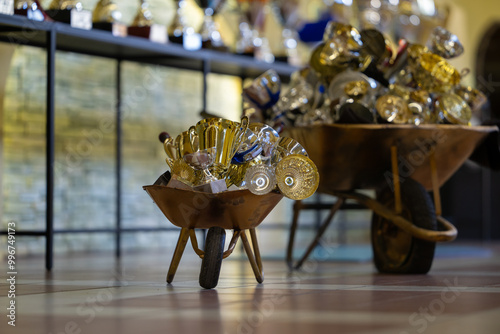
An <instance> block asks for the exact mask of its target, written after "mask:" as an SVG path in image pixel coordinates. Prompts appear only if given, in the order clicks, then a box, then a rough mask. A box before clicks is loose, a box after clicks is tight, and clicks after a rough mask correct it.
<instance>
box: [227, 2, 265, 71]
mask: <svg viewBox="0 0 500 334" xmlns="http://www.w3.org/2000/svg"><path fill="white" fill-rule="evenodd" d="M266 2H267V1H266V0H238V5H239V9H240V12H241V15H240V23H239V26H238V27H239V32H240V34H239V37H238V40H237V41H236V53H238V54H241V55H247V56H251V57H254V58H256V59H258V60H260V61H264V62H266V63H272V62H274V55H273V54H272V52H271V49H270V47H269V41H268V40H267V38H265V37H264V36H263V32H264V23H265V12H264V7H265V5H266Z"/></svg>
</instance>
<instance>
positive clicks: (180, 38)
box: [168, 35, 184, 45]
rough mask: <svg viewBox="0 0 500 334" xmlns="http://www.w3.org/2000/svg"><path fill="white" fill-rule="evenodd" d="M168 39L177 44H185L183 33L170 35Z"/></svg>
mask: <svg viewBox="0 0 500 334" xmlns="http://www.w3.org/2000/svg"><path fill="white" fill-rule="evenodd" d="M168 40H169V41H170V42H172V43H175V44H180V45H183V44H184V38H183V36H182V35H180V36H174V35H168Z"/></svg>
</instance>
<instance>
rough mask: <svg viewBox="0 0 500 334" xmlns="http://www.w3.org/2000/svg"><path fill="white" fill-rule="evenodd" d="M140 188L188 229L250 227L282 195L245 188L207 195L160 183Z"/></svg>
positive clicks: (257, 223)
mask: <svg viewBox="0 0 500 334" xmlns="http://www.w3.org/2000/svg"><path fill="white" fill-rule="evenodd" d="M143 188H144V190H146V191H147V193H148V194H149V195H150V196H151V198H152V199H153V201H154V202H155V203H156V205H157V206H158V207H159V208H160V210H161V211H162V212H163V214H164V215H165V216H166V217H167V218H168V220H169V221H170V222H171V223H172V224H174V225H175V226H178V227H181V228H188V229H194V228H202V229H208V228H210V227H214V226H218V227H221V228H223V229H227V230H229V229H234V230H244V229H253V228H256V227H257V226H258V225H259V224H260V223H261V222H262V221H263V220H264V218H265V217H266V216H267V215H268V214H269V213H270V212H271V210H272V209H273V208H274V207H275V206H276V204H278V202H279V201H280V200H281V199H282V198H283V195H282V194H281V193H277V192H270V193H268V194H266V195H255V194H253V193H251V192H250V191H249V190H246V189H245V190H234V191H225V192H222V193H218V194H210V193H204V192H198V191H193V190H184V189H176V188H170V187H166V186H159V185H150V186H144V187H143Z"/></svg>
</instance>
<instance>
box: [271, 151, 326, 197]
mask: <svg viewBox="0 0 500 334" xmlns="http://www.w3.org/2000/svg"><path fill="white" fill-rule="evenodd" d="M276 181H277V183H278V188H279V189H280V191H281V192H282V193H283V195H285V196H286V197H288V198H291V199H293V200H302V199H305V198H307V197H309V196H311V195H312V194H314V192H315V191H316V189H318V185H319V173H318V169H317V168H316V165H315V164H314V162H313V161H312V160H311V159H309V158H308V157H306V156H304V155H301V154H292V155H289V156H286V157H284V158H283V159H281V161H280V162H278V164H277V166H276Z"/></svg>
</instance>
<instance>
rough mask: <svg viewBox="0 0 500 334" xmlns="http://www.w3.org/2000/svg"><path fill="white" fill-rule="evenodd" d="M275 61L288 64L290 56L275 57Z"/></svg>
mask: <svg viewBox="0 0 500 334" xmlns="http://www.w3.org/2000/svg"><path fill="white" fill-rule="evenodd" d="M274 60H275V61H279V62H282V63H288V56H274Z"/></svg>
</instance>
